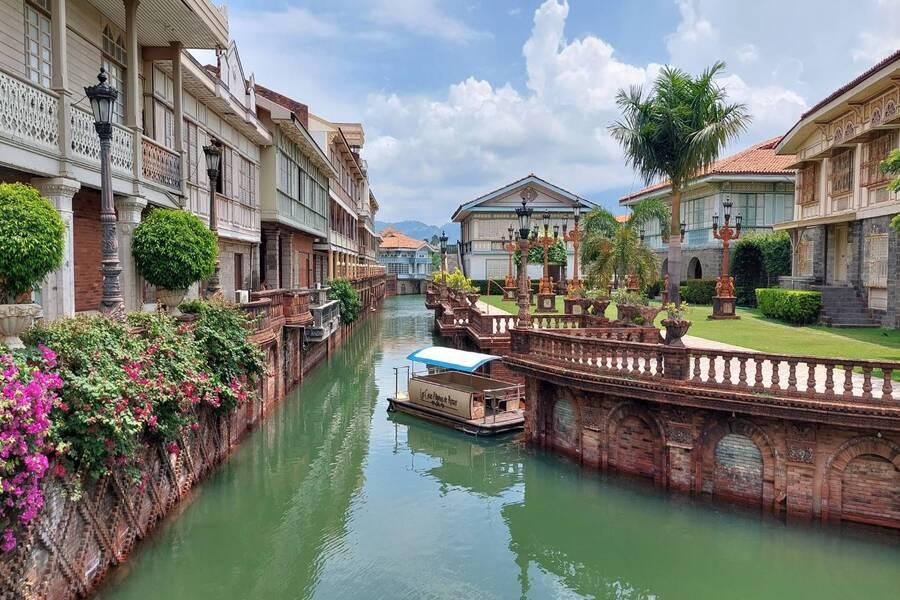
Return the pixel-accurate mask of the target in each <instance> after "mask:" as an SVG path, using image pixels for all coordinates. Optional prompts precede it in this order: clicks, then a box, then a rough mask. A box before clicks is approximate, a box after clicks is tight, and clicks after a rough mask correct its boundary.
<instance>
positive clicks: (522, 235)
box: [516, 187, 537, 327]
mask: <svg viewBox="0 0 900 600" xmlns="http://www.w3.org/2000/svg"><path fill="white" fill-rule="evenodd" d="M521 198H522V206H520V207H518V208H516V217H517V218H518V221H519V297H518V304H519V314H518V319H517V321H516V326H517V327H530V326H531V315H530V314H529V312H528V306H529V301H528V292H529V290H528V249H529V248H530V243H529V241H528V237H529V235H530V234H531V212H532V209H530V208H528V204H529V203H530V202H534V199H535V198H537V192H535V191H534V189H533V188H531V187H526V188H525V189H524V190H522V193H521Z"/></svg>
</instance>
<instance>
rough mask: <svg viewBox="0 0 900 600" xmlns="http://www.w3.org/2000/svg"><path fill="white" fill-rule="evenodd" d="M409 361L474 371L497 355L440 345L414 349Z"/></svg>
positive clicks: (495, 358) (455, 369) (497, 357)
mask: <svg viewBox="0 0 900 600" xmlns="http://www.w3.org/2000/svg"><path fill="white" fill-rule="evenodd" d="M406 358H408V359H409V360H411V361H414V362H420V363H424V364H426V365H432V366H435V367H444V368H445V369H452V370H454V371H463V372H465V373H474V372H475V371H476V370H477V369H478V367H480V366H481V365H483V364H485V363H489V362H491V361H492V360H498V359H499V358H500V357H499V356H494V355H493V354H481V353H479V352H466V351H465V350H456V349H454V348H444V347H441V346H429V347H428V348H422V349H421V350H416V351H415V352H413V353H412V354H410V355H409V356H407V357H406Z"/></svg>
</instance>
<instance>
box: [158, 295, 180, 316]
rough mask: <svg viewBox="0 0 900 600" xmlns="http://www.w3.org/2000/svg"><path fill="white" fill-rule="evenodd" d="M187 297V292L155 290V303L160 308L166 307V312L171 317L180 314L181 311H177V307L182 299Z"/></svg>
mask: <svg viewBox="0 0 900 600" xmlns="http://www.w3.org/2000/svg"><path fill="white" fill-rule="evenodd" d="M186 295H187V290H166V289H163V288H157V290H156V302H157V303H158V304H160V305H162V306H165V307H166V312H167V313H169V314H170V315H172V316H173V317H177V316H178V315H180V314H181V311H180V310H178V306H179V305H180V304H181V302H182V300H184V297H185V296H186Z"/></svg>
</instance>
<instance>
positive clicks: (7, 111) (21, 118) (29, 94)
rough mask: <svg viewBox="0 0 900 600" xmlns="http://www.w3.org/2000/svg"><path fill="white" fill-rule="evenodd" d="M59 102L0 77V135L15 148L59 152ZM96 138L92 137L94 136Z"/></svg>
mask: <svg viewBox="0 0 900 600" xmlns="http://www.w3.org/2000/svg"><path fill="white" fill-rule="evenodd" d="M58 111H59V98H58V97H57V96H56V95H55V94H51V93H49V92H45V91H43V90H40V89H38V88H37V87H35V86H34V85H32V84H30V83H28V82H26V81H23V80H21V79H18V78H16V77H13V76H12V75H9V74H7V73H0V135H2V136H3V137H4V138H8V139H11V140H13V141H15V142H17V143H19V144H23V145H26V146H32V147H35V148H40V149H44V150H52V151H58V150H59V112H58ZM95 135H96V134H95Z"/></svg>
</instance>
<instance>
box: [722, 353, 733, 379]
mask: <svg viewBox="0 0 900 600" xmlns="http://www.w3.org/2000/svg"><path fill="white" fill-rule="evenodd" d="M731 358H732V357H731V356H729V355H727V354H723V355H722V360H723V361H725V365H724V367H723V368H722V383H725V384H727V385H731Z"/></svg>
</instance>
